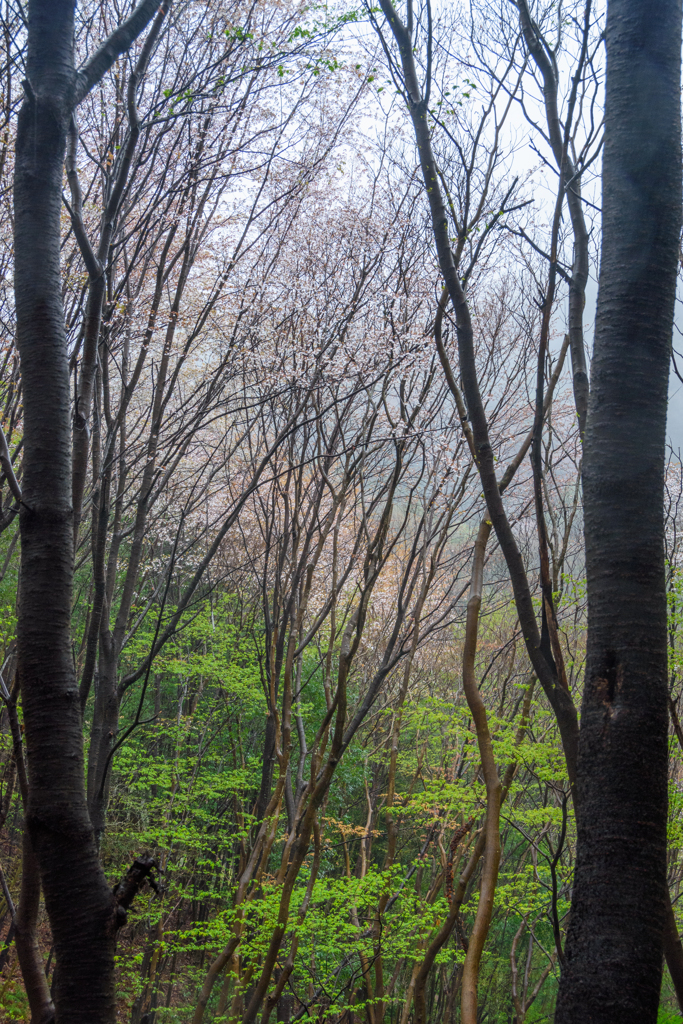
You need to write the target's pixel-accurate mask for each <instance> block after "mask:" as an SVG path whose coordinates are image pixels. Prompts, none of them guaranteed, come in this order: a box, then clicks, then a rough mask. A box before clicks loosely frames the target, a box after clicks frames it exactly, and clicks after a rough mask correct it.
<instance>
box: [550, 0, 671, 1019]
mask: <svg viewBox="0 0 683 1024" xmlns="http://www.w3.org/2000/svg"><path fill="white" fill-rule="evenodd" d="M606 44H607V79H606V98H605V152H604V157H603V170H602V204H603V208H602V222H603V230H602V258H601V267H600V283H599V293H598V310H597V320H596V331H595V350H594V356H593V365H592V375H591V393H590V401H589V412H588V421H587V429H586V442H585V454H584V476H583V487H584V518H585V526H584V532H585V542H586V577H587V587H588V637H587V656H586V679H585V688H584V696H583V703H582V709H581V733H580V744H579V758H578V767H577V795H578V817H577V826H578V832H577V863H576V874H575V882H574V891H573V897H572V916H571V922H570V925H569V929H568V934H567V943H566V965H565V969H564V971H563V973H562V978H561V982H560V992H559V998H558V1008H557V1015H556V1020H557V1021H558V1024H568V1022H578V1021H586V1020H596V1021H597V1020H600V1021H604V1022H611V1021H614V1022H616V1021H633V1022H635V1021H654V1020H655V1019H656V1017H657V1007H658V1002H659V989H660V982H661V965H662V936H663V932H664V926H665V921H666V903H667V888H666V886H667V881H666V824H667V733H668V721H667V699H668V689H667V610H666V596H665V566H664V508H663V490H664V453H665V437H666V409H667V388H668V379H669V362H670V358H671V334H672V324H673V307H674V297H675V289H676V270H677V256H678V242H679V233H680V226H681V151H680V90H679V86H680V51H681V11H680V6H679V5H678V4H677V3H675V2H666V0H665V2H663V3H661V4H657V5H656V8H653V7H651V6H650V5H649V4H641V3H638V2H634V0H611V2H610V4H609V8H608V15H607V29H606Z"/></svg>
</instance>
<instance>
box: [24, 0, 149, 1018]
mask: <svg viewBox="0 0 683 1024" xmlns="http://www.w3.org/2000/svg"><path fill="white" fill-rule="evenodd" d="M74 6H75V5H74V2H73V0H32V2H31V3H30V4H29V8H28V47H27V61H26V72H27V80H26V83H25V87H24V88H25V94H26V95H25V100H24V103H23V105H22V108H21V111H20V113H19V120H18V126H17V142H16V165H15V192H14V215H15V224H14V243H15V301H16V314H17V345H18V348H19V353H20V358H21V372H22V386H23V400H24V456H23V478H22V500H23V504H22V508H21V515H20V527H21V545H22V567H21V582H20V595H19V616H18V644H17V652H18V672H19V679H20V683H21V691H22V703H23V710H24V724H25V730H26V749H27V755H28V790H29V792H28V808H27V813H26V826H27V829H28V832H29V835H30V841H31V844H32V848H33V851H34V852H35V855H36V858H37V861H38V864H39V868H40V877H41V883H42V887H43V892H44V896H45V906H46V909H47V913H48V916H49V919H50V925H51V928H52V934H53V939H54V948H55V954H56V960H57V977H56V983H55V1007H56V1020H57V1022H58V1024H59V1022H62V1021H68V1022H69V1024H78V1022H81V1021H82V1022H83V1024H86V1022H87V1024H96V1022H100V1021H101V1022H113V1020H114V1019H115V1012H116V1007H115V999H114V941H115V925H116V903H115V900H114V897H113V895H112V892H111V890H110V888H109V886H108V885H107V882H106V879H105V877H104V873H103V871H102V868H101V866H100V863H99V859H98V856H97V849H96V846H95V842H94V837H93V830H92V826H91V823H90V819H89V817H88V811H87V806H86V799H85V788H84V781H83V742H82V732H81V714H80V702H79V700H78V689H77V686H76V679H75V672H74V665H73V657H72V651H71V623H70V618H71V592H72V579H73V516H72V505H71V419H70V412H71V410H70V394H69V366H68V357H67V349H66V338H65V331H64V316H63V308H62V298H61V295H62V288H61V273H60V242H61V225H60V216H61V203H62V176H63V166H64V156H65V148H66V137H67V132H68V128H69V124H70V121H71V117H72V113H73V109H74V105H75V103H76V102H77V101H78V99H80V98H82V97H83V96H84V95H85V91H87V88H89V87H91V86H92V85H93V84H95V82H96V81H98V80H99V78H100V77H101V75H102V74H104V73H105V71H106V70H107V69H108V67H110V66H111V63H112V62H113V61H114V60H115V59H116V57H117V56H118V55H119V54H120V53H121V52H123V51H124V50H125V49H127V47H128V46H129V45H130V43H131V42H132V41H133V39H134V38H135V35H136V34H137V33H138V32H139V31H141V29H142V28H144V25H145V24H147V22H148V21H149V19H150V18H151V17H152V16H153V14H154V10H155V6H156V5H155V4H153V3H150V2H144V3H142V4H140V5H139V7H138V8H137V9H136V12H135V17H134V18H133V19H132V20H131V21H130V22H127V23H124V25H123V26H121V28H120V29H118V30H117V32H116V33H115V34H114V35H115V37H116V38H114V37H111V39H110V40H109V42H108V43H107V44H106V46H105V48H104V50H105V51H106V52H103V50H100V51H98V53H97V54H96V60H95V58H94V60H95V63H93V62H90V63H89V64H87V65H86V66H85V67H84V68H83V69H82V71H80V72H77V71H76V69H75V67H74V51H73V39H74ZM84 90H85V91H84Z"/></svg>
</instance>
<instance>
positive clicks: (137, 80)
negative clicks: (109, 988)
mask: <svg viewBox="0 0 683 1024" xmlns="http://www.w3.org/2000/svg"><path fill="white" fill-rule="evenodd" d="M382 7H383V9H384V7H385V5H382ZM0 10H1V12H2V31H3V40H4V49H3V64H2V69H1V70H0V82H1V86H0V89H1V92H2V127H1V128H0V189H1V192H0V267H1V270H2V283H1V284H0V317H1V325H2V340H1V343H2V352H1V353H0V356H1V363H0V398H1V400H2V427H3V431H4V435H5V438H6V443H7V450H6V451H4V452H0V465H1V466H2V470H3V475H2V504H1V508H2V511H1V517H0V527H1V528H2V532H1V533H0V608H1V620H0V625H1V634H0V640H1V643H2V651H1V652H0V655H1V657H2V662H1V664H2V672H1V678H0V689H1V690H2V700H3V708H2V715H1V718H0V783H1V807H0V822H1V823H2V835H1V841H0V849H1V854H0V863H1V865H2V866H1V869H0V881H1V882H2V893H3V896H2V902H1V904H0V929H1V938H2V948H1V951H0V1014H2V1018H3V1019H5V1020H8V1021H29V1020H30V1019H31V1009H30V1008H29V996H30V995H31V993H30V992H29V994H28V995H27V984H26V971H25V970H24V972H23V974H22V969H21V967H20V953H21V950H20V948H19V945H17V946H16V947H15V939H16V940H17V943H19V939H18V936H20V935H21V936H23V940H22V941H24V943H25V944H26V943H27V936H28V945H30V946H32V948H33V952H34V953H35V957H36V958H37V961H38V962H39V963H40V965H41V970H42V971H43V973H44V979H45V985H44V988H45V991H46V992H47V995H45V992H44V993H43V997H44V998H45V999H49V989H50V986H51V985H52V984H53V983H54V955H53V944H52V937H51V933H50V928H49V925H48V922H47V917H46V914H45V911H44V908H43V907H42V904H41V903H40V900H39V886H38V885H37V884H36V881H35V873H32V870H31V861H30V851H29V853H28V854H27V850H26V834H25V832H24V828H23V824H24V814H23V811H24V801H25V799H26V776H25V768H24V759H25V755H24V751H23V712H22V703H21V699H20V696H19V691H18V686H17V684H16V683H15V667H16V637H15V633H16V617H17V586H18V577H19V568H20V544H19V525H18V517H17V512H18V510H19V507H20V505H19V503H20V501H21V483H22V445H23V440H22V437H23V435H22V429H23V420H22V388H21V379H20V374H19V363H18V356H17V352H16V348H15V345H14V340H13V339H14V336H15V311H14V298H13V293H12V287H13V271H12V262H13V242H12V231H13V207H12V176H13V173H14V165H13V161H14V139H15V133H16V118H17V113H18V109H19V106H20V104H21V102H22V98H23V87H22V80H23V79H24V75H25V71H24V60H25V52H24V47H25V43H26V23H25V13H24V10H23V7H22V5H21V4H20V3H18V2H17V0H2V4H1V5H0ZM129 13H130V6H129V5H128V4H127V3H125V2H124V3H96V2H93V0H86V2H84V3H82V4H80V5H79V7H78V10H77V22H76V48H77V52H79V53H82V54H83V55H85V54H86V53H87V52H89V51H91V50H92V49H93V47H94V46H96V44H97V43H98V42H99V41H100V40H101V39H103V38H105V37H106V36H107V35H108V33H109V32H110V31H111V30H112V28H114V27H115V26H116V24H118V23H119V22H121V21H122V20H123V19H125V18H126V17H127V15H128V14H129ZM385 13H386V10H385ZM428 16H429V21H428ZM414 17H415V20H416V23H418V25H419V26H421V27H422V35H420V34H419V31H418V32H416V40H417V41H418V42H419V43H420V46H422V48H420V46H418V45H417V43H416V47H415V59H416V60H417V62H418V64H419V66H420V68H422V69H423V70H425V72H426V74H427V76H428V77H427V81H428V82H429V83H430V88H431V92H430V95H429V97H428V107H429V114H430V118H431V121H430V124H431V138H432V145H433V147H434V152H435V154H436V159H437V161H438V174H439V182H440V186H441V189H442V191H443V194H444V196H445V199H446V204H447V211H448V225H449V227H448V230H449V235H450V244H451V248H452V251H453V256H454V260H455V264H456V266H457V270H458V275H459V278H460V280H461V282H462V285H463V288H464V290H465V292H466V295H467V300H468V303H469V307H470V310H471V315H472V322H473V327H474V338H475V355H476V369H477V379H478V384H479V389H480V392H481V394H482V397H483V400H484V405H485V412H486V422H487V425H488V431H489V435H490V439H491V445H492V449H493V453H494V457H495V465H496V472H497V475H498V478H499V483H500V489H501V491H503V490H504V491H505V510H506V514H507V517H508V521H509V523H510V525H511V528H512V531H513V533H514V537H515V538H516V541H517V544H518V546H519V548H520V550H521V554H522V557H523V563H524V567H525V570H526V575H527V580H528V585H529V589H530V595H531V599H532V601H533V606H534V609H535V611H536V613H537V615H538V617H539V619H540V618H541V614H542V606H543V607H550V608H551V609H552V610H553V615H554V616H555V618H556V621H555V625H554V626H553V623H552V621H551V623H550V627H551V628H550V632H551V633H552V638H551V639H552V657H553V658H554V662H555V663H556V665H557V666H558V670H559V671H561V672H564V678H565V680H566V692H568V693H569V694H571V695H572V696H573V700H574V703H575V704H577V705H578V702H579V695H580V692H581V684H582V678H583V670H584V660H585V626H586V611H585V581H584V559H583V541H582V501H581V486H580V473H581V457H582V433H583V423H584V422H585V391H586V380H587V376H586V367H585V362H586V359H587V358H588V357H589V354H590V342H591V337H592V324H591V319H592V314H591V310H590V305H591V304H590V289H591V286H590V281H591V279H592V280H595V279H596V277H597V267H598V259H599V247H600V210H599V205H600V186H599V177H598V176H599V170H600V160H601V145H602V136H601V131H602V104H603V96H602V90H603V85H604V54H603V29H604V10H603V9H602V7H601V6H600V5H597V6H593V5H591V3H583V2H582V3H573V2H570V3H564V4H558V3H556V2H552V3H547V4H537V5H531V6H527V4H526V0H520V2H519V3H518V4H517V5H513V4H511V3H509V2H505V3H503V2H501V3H498V2H497V0H496V2H486V3H479V0H472V2H471V3H470V4H469V5H466V4H451V5H443V6H435V8H434V10H433V11H431V9H429V8H428V7H424V8H420V9H419V11H416V13H415V15H414ZM534 40H535V41H536V43H539V45H540V49H539V48H538V47H536V48H534ZM548 69H550V71H548ZM548 75H550V78H549V77H548ZM551 80H552V82H554V83H555V97H554V101H553V99H552V96H551V97H550V100H549V86H548V83H549V82H550V81H551ZM402 89H403V85H402V79H401V77H400V75H399V73H398V66H397V63H396V59H395V56H394V55H393V51H392V49H391V47H390V45H389V37H388V36H387V34H386V25H385V23H383V22H382V18H381V12H380V9H379V8H377V9H370V8H363V7H358V9H351V8H348V7H339V8H335V7H333V6H328V5H308V4H300V5H297V4H283V3H278V2H276V0H254V2H253V3H244V2H242V0H209V2H207V3H201V4H199V3H196V2H179V3H174V4H173V5H168V4H163V3H162V4H161V6H160V7H159V9H158V12H157V14H156V16H155V19H154V21H153V22H151V23H150V25H149V26H148V28H147V29H146V31H145V32H144V33H143V34H142V35H141V36H140V38H139V40H138V41H137V42H135V43H134V44H133V46H132V47H131V49H130V50H129V51H128V52H126V53H124V54H122V55H121V56H120V57H119V58H118V59H117V60H116V61H115V63H114V64H113V66H112V67H111V69H110V71H109V72H108V73H107V74H106V75H105V76H104V77H103V78H102V80H101V81H100V82H99V84H98V85H97V86H96V87H95V88H94V89H93V90H92V91H91V92H90V94H89V95H88V96H87V97H86V98H85V99H84V101H83V102H82V103H81V104H80V106H79V107H78V109H77V113H76V116H75V117H74V119H73V122H72V125H71V129H70V132H69V140H68V150H67V159H66V165H65V172H64V197H63V212H62V271H63V301H64V308H65V317H66V330H67V338H68V346H69V358H70V370H71V416H72V424H73V509H74V541H75V550H76V555H75V559H76V561H75V588H74V597H73V605H72V609H71V620H72V635H73V645H72V648H73V649H72V657H73V663H74V666H75V670H76V673H77V677H78V682H79V690H80V705H81V709H82V722H83V736H84V742H85V748H86V761H87V799H88V810H89V814H90V819H91V821H92V824H93V826H94V829H95V832H96V836H97V842H98V846H99V852H100V857H101V862H102V865H103V867H104V871H105V874H106V876H107V878H108V879H109V880H110V882H111V884H112V885H114V884H115V883H116V882H117V881H118V880H119V879H121V878H122V876H124V875H125V873H126V871H127V869H128V868H129V866H130V865H131V864H132V863H137V864H138V865H139V867H140V870H142V872H143V875H144V876H145V878H146V882H145V884H144V885H143V886H142V888H141V890H140V892H139V893H138V894H137V897H136V900H135V902H134V904H133V905H132V907H131V908H130V909H129V911H128V915H127V919H126V920H125V922H124V923H122V925H121V927H120V929H119V932H118V940H117V942H118V945H117V1015H118V1019H119V1020H121V1021H130V1022H131V1024H143V1022H144V1024H152V1022H153V1021H159V1022H164V1021H169V1022H175V1021H178V1022H189V1021H192V1022H193V1024H200V1022H201V1021H202V1020H205V1021H209V1020H229V1021H243V1022H244V1024H250V1022H251V1021H252V1020H254V1019H255V1018H256V1017H257V1016H260V1018H261V1021H262V1024H266V1022H267V1021H268V1019H269V1018H270V1016H271V1015H273V1016H275V1017H276V1018H277V1020H278V1021H283V1022H286V1024H293V1022H294V1021H298V1020H304V1019H307V1018H314V1019H316V1020H320V1021H322V1020H326V1021H330V1022H335V1024H337V1022H339V1024H342V1022H344V1024H347V1022H348V1024H354V1022H356V1021H367V1022H368V1024H382V1022H384V1021H385V1020H389V1021H391V1024H399V1022H400V1024H409V1022H410V1024H412V1022H413V1021H415V1022H416V1024H423V1022H425V1021H427V1020H429V1021H430V1022H435V1024H436V1022H443V1024H450V1022H451V1021H455V1020H457V1019H459V1018H460V1019H462V1020H463V1021H465V1024H467V1022H468V1021H469V1020H470V1018H467V1016H466V1014H467V1012H468V1010H467V1006H466V1001H465V996H464V995H463V993H466V992H468V991H471V990H472V987H473V990H474V993H475V1004H476V1013H475V1016H474V1018H473V1019H474V1020H478V1021H489V1022H496V1024H502V1022H512V1021H514V1022H515V1024H523V1022H525V1021H527V1022H532V1021H543V1020H550V1019H552V1016H553V1012H554V1005H555V998H556V994H557V985H558V978H559V973H560V968H561V965H562V961H563V944H564V936H565V930H566V926H567V923H568V910H569V901H570V893H571V886H572V878H573V866H574V858H575V842H576V835H575V824H574V810H573V802H572V794H571V786H570V781H569V778H568V774H567V767H566V763H565V755H564V753H563V746H562V742H561V736H560V732H561V722H560V726H558V721H560V718H561V714H562V710H561V709H560V711H559V712H558V709H557V707H555V706H551V704H550V703H549V701H548V699H547V695H546V694H545V693H544V688H543V686H542V685H541V683H539V681H538V680H537V675H536V673H535V671H534V668H533V667H532V665H531V664H530V661H529V655H528V653H527V649H526V648H525V643H524V638H523V636H522V629H521V628H520V623H519V620H518V617H517V612H516V605H515V601H514V599H513V592H512V588H511V584H510V580H509V575H508V568H507V565H506V560H505V559H504V558H503V556H502V554H501V552H500V550H499V548H498V546H497V542H496V540H495V537H492V538H491V540H490V541H489V534H490V533H491V524H490V522H489V521H488V519H487V513H486V505H485V503H484V499H483V495H482V483H481V481H480V478H479V475H478V471H477V466H476V460H475V458H474V447H473V439H472V431H471V427H470V424H469V420H468V415H467V411H466V407H465V404H464V402H463V398H462V395H461V388H462V382H461V379H460V370H459V367H458V356H457V351H456V343H455V333H456V332H455V325H454V322H453V320H452V315H451V312H450V310H449V309H448V308H447V304H446V301H445V297H444V295H443V293H442V289H443V281H442V278H441V275H440V270H439V264H438V260H437V257H436V252H435V247H434V240H433V235H432V229H431V222H430V218H429V206H428V203H427V200H426V197H425V193H424V186H423V183H422V179H421V178H420V167H419V163H418V162H417V159H416V151H415V142H414V138H413V135H412V129H411V126H410V122H409V119H408V118H407V116H406V104H405V102H404V96H403V93H402ZM544 90H545V91H544ZM550 91H552V90H550ZM553 102H554V103H555V112H556V114H557V121H558V123H559V124H560V127H561V132H562V135H563V138H564V152H563V154H562V153H558V150H557V146H556V145H555V134H554V133H555V132H556V130H557V128H556V124H555V122H554V121H553V117H552V114H553ZM567 160H569V163H570V164H571V174H570V176H569V178H570V185H569V186H568V185H567V170H566V168H567ZM558 182H559V184H560V187H558ZM587 289H588V293H589V302H588V304H587V305H586V304H585V298H586V291H587ZM675 346H676V342H675V341H674V350H675ZM582 359H583V364H582ZM679 368H680V369H681V371H683V364H680V363H679V364H678V365H677V364H676V363H675V354H674V369H675V372H676V373H678V369H679ZM534 425H535V430H534ZM532 442H533V443H532ZM1 446H2V444H1V439H0V447H1ZM666 496H667V508H666V545H667V550H666V557H667V587H668V596H669V614H670V629H669V639H670V652H669V673H670V714H671V723H672V725H671V737H670V770H669V774H670V801H669V806H670V812H669V813H670V821H669V839H668V842H669V847H668V881H669V887H670V895H671V903H672V905H673V908H674V912H675V914H676V915H678V902H677V901H678V897H679V896H680V893H681V892H682V891H683V890H682V889H681V882H682V879H683V864H682V863H681V857H680V852H681V851H680V847H681V833H682V830H683V819H682V812H683V795H682V791H681V745H682V744H683V730H682V729H681V726H680V724H679V718H678V714H679V700H680V696H681V693H682V692H683V688H682V687H681V684H680V672H681V653H680V631H679V618H680V603H681V590H682V589H683V580H682V577H681V573H680V543H681V540H680V526H681V500H682V498H683V478H682V474H681V464H680V459H679V457H678V455H677V454H675V453H674V452H673V451H672V452H671V457H670V460H669V463H668V467H667V478H666ZM549 593H550V594H551V597H550V599H549V600H550V604H549V605H548V606H545V605H544V604H543V602H544V600H547V599H548V594H549ZM544 594H545V598H544ZM545 614H546V613H545V612H543V622H544V623H545V621H546V620H545ZM551 620H552V616H551ZM558 715H559V717H558ZM494 777H495V778H496V779H497V780H498V789H497V790H496V785H495V784H493V783H492V779H493V778H494ZM492 808H493V809H494V810H495V814H494V813H493V810H492ZM494 819H495V821H496V828H497V829H498V834H499V864H498V865H496V870H495V871H494V872H493V873H492V869H491V861H490V859H489V860H487V859H486V858H485V859H484V860H483V861H482V859H481V854H482V850H483V844H484V838H485V835H486V832H485V825H486V828H490V827H491V822H492V821H494ZM488 835H489V839H488V842H489V850H490V849H492V848H493V847H492V845H491V833H490V832H489V833H488ZM74 870H75V872H76V873H77V871H78V868H77V867H75V868H74ZM486 906H488V908H489V909H488V914H486V913H484V912H483V911H482V909H481V908H482V907H486ZM34 962H36V960H35V958H34ZM28 987H29V988H30V985H29V986H28ZM39 989H40V985H38V987H37V989H36V988H35V987H34V992H33V994H34V995H35V991H38V990H39ZM39 998H42V997H41V996H40V993H39ZM32 1009H33V1018H34V1019H37V1018H36V1016H35V1006H33V1008H32ZM659 1019H660V1020H661V1021H669V1020H677V1019H680V1016H679V1013H678V1002H677V1000H676V995H675V984H674V982H673V981H672V978H671V977H670V975H669V974H668V973H667V974H666V975H665V979H664V983H663V986H662V993H661V1004H660V1014H659Z"/></svg>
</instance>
